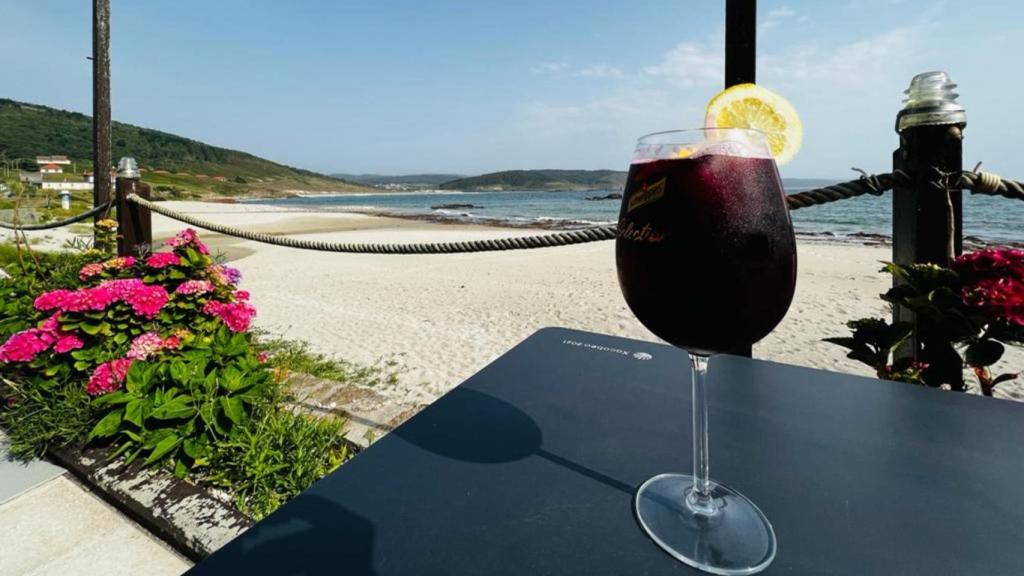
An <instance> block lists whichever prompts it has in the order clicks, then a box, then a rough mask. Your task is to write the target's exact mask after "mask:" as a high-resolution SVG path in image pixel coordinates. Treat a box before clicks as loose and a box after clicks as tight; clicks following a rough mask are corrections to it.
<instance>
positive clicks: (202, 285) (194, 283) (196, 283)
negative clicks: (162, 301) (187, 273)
mask: <svg viewBox="0 0 1024 576" xmlns="http://www.w3.org/2000/svg"><path fill="white" fill-rule="evenodd" d="M214 289H215V288H214V285H213V282H210V281H209V280H188V281H186V282H182V283H181V284H179V285H178V288H177V289H176V290H175V291H174V292H175V293H177V294H205V293H207V292H213V291H214Z"/></svg>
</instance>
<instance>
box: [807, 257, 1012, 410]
mask: <svg viewBox="0 0 1024 576" xmlns="http://www.w3.org/2000/svg"><path fill="white" fill-rule="evenodd" d="M882 271H883V272H887V273H889V274H892V275H893V277H895V278H897V279H899V280H900V283H899V285H897V286H895V287H893V288H892V289H890V290H889V291H888V292H886V293H885V294H883V295H882V299H883V300H885V301H886V302H889V303H890V304H895V305H899V306H903V307H904V308H906V309H908V310H910V311H912V312H914V314H915V315H916V316H917V318H918V321H919V324H912V323H909V322H895V323H892V324H890V323H889V322H887V321H885V320H882V319H880V318H862V319H860V320H854V321H851V322H848V323H847V326H848V327H849V328H850V329H851V330H852V334H851V335H850V336H848V337H840V338H826V339H825V340H826V341H828V342H832V343H834V344H838V345H840V346H843V347H845V348H848V349H849V350H850V351H849V352H848V353H847V357H848V358H851V359H853V360H857V361H859V362H862V363H864V364H867V365H868V366H871V367H872V368H873V369H874V370H875V373H876V374H877V375H878V377H879V378H885V379H888V380H896V381H901V382H909V383H913V384H923V385H926V386H931V387H935V388H939V387H943V388H949V389H952V390H957V391H961V392H963V391H966V390H967V389H968V385H967V384H966V383H965V382H964V378H963V370H964V369H965V368H969V369H970V370H971V371H972V372H973V373H974V376H975V378H977V380H978V388H979V389H980V391H981V393H982V394H984V395H985V396H992V395H993V393H994V392H995V387H996V386H997V385H998V384H1001V383H1003V382H1009V381H1011V380H1014V379H1016V378H1017V377H1018V376H1019V373H1016V372H1005V373H1002V374H993V373H992V367H993V366H994V365H995V364H996V363H997V362H999V360H1000V359H1001V358H1002V356H1003V352H1004V351H1005V346H1006V345H1011V346H1024V250H1015V249H1010V248H992V249H987V250H980V251H978V252H973V253H969V254H963V255H962V256H959V257H957V258H956V259H954V260H953V261H952V262H951V266H950V267H949V268H944V267H941V266H936V265H933V264H912V265H908V266H901V265H899V264H893V263H889V264H886V266H885V268H883V269H882ZM920 325H926V326H927V327H928V330H927V331H923V330H920V328H919V326H920ZM912 336H913V337H914V339H913V340H910V338H911V337H912ZM908 340H909V341H910V342H911V344H912V346H913V347H914V352H915V354H916V355H917V357H918V358H920V359H921V360H922V361H919V362H915V361H912V360H911V359H910V358H901V359H898V360H891V358H892V357H893V356H895V354H896V351H897V350H898V349H899V348H900V347H901V346H903V345H904V343H906V342H908Z"/></svg>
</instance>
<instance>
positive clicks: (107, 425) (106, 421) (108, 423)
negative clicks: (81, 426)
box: [87, 409, 121, 441]
mask: <svg viewBox="0 0 1024 576" xmlns="http://www.w3.org/2000/svg"><path fill="white" fill-rule="evenodd" d="M120 427H121V410H120V409H117V410H113V411H112V412H110V413H109V414H107V415H106V416H104V417H103V418H102V419H101V420H100V421H99V422H97V423H96V426H94V427H93V429H92V431H91V432H89V437H88V439H87V441H89V440H92V439H93V438H107V437H109V436H113V435H114V433H116V432H117V429H118V428H120Z"/></svg>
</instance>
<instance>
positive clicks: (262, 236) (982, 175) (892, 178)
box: [128, 169, 1024, 254]
mask: <svg viewBox="0 0 1024 576" xmlns="http://www.w3.org/2000/svg"><path fill="white" fill-rule="evenodd" d="M855 170H856V169H855ZM858 171H859V172H861V174H862V176H861V177H860V178H858V179H856V180H851V181H850V182H843V183H840V184H833V185H831V186H824V187H822V188H815V189H814V190H807V191H805V192H798V193H796V194H790V195H788V196H787V197H786V203H787V205H788V206H789V209H790V210H798V209H800V208H806V207H808V206H816V205H820V204H827V203H829V202H835V201H837V200H845V199H847V198H855V197H857V196H862V195H864V194H871V195H874V196H879V195H881V194H882V193H883V192H885V191H886V190H889V189H891V188H893V187H894V186H900V185H908V184H910V183H911V178H910V176H909V175H908V174H907V173H906V172H903V171H901V170H896V171H893V172H891V173H887V174H875V175H872V174H867V173H866V172H864V171H862V170H858ZM957 185H958V187H960V188H965V189H969V190H972V191H973V192H974V193H977V194H992V195H999V196H1004V197H1006V198H1013V199H1019V200H1024V184H1022V183H1020V182H1016V181H1013V180H1007V179H1004V178H1000V177H999V176H996V175H994V174H990V173H988V172H968V171H964V172H963V173H962V174H961V176H960V180H959V182H958V184H957ZM128 200H129V201H130V202H134V203H136V204H138V205H140V206H143V207H145V208H148V209H150V210H152V211H153V212H156V213H157V214H162V215H164V216H166V217H168V218H171V219H174V220H178V221H179V222H184V223H185V224H189V225H191V226H195V227H197V228H203V229H205V230H210V231H213V232H218V233H220V234H225V235H228V236H235V237H237V238H242V239H245V240H252V241H254V242H263V243H264V244H273V245H275V246H284V247H286V248H299V249H304V250H320V251H325V252H348V253H355V254H454V253H463V252H488V251H498V250H525V249H531V248H549V247H553V246H569V245H572V244H583V243H586V242H597V241H600V240H612V239H614V238H615V237H616V227H615V226H599V227H594V228H584V229H581V230H570V231H566V232H557V233H554V234H544V235H537V236H523V237H519V238H498V239H492V240H470V241H465V242H432V243H419V244H366V243H351V242H324V241H320V240H307V239H300V238H291V237H287V236H275V235H273V234H266V233H263V232H254V231H251V230H243V229H241V228H235V227H232V226H226V225H224V224H217V223H215V222H209V221H206V220H203V219H201V218H196V217H195V216H191V215H188V214H184V213H182V212H178V211H176V210H173V209H171V208H167V207H165V206H161V205H160V204H158V203H155V202H152V201H150V200H146V199H144V198H141V197H139V196H137V195H135V194H129V195H128Z"/></svg>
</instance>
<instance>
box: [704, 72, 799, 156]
mask: <svg viewBox="0 0 1024 576" xmlns="http://www.w3.org/2000/svg"><path fill="white" fill-rule="evenodd" d="M704 125H705V126H707V127H708V128H754V129H756V130H760V131H762V132H764V133H765V134H767V135H768V146H769V147H770V148H771V152H772V156H774V157H775V162H776V163H777V164H779V165H780V166H781V165H782V164H786V163H787V162H789V161H790V160H792V159H793V157H794V156H796V153H797V151H798V150H800V142H801V141H802V140H803V138H804V127H803V124H801V122H800V116H798V115H797V113H796V109H794V108H793V105H792V104H790V103H789V101H787V100H786V99H785V98H783V97H782V96H779V95H778V94H776V93H774V92H772V91H771V90H768V89H766V88H762V87H760V86H758V85H756V84H737V85H735V86H730V87H729V88H726V89H725V90H722V91H721V92H719V93H718V94H715V96H714V97H713V98H712V99H711V101H710V102H708V108H707V113H706V115H705V117H704Z"/></svg>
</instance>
